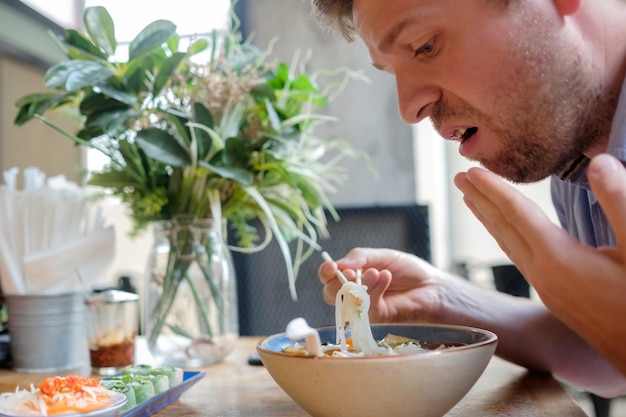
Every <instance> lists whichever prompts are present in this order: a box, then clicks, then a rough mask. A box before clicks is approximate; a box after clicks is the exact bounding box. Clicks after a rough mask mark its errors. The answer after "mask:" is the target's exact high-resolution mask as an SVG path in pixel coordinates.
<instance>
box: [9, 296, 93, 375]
mask: <svg viewBox="0 0 626 417" xmlns="http://www.w3.org/2000/svg"><path fill="white" fill-rule="evenodd" d="M4 297H5V300H6V303H7V308H8V314H9V321H8V329H9V337H10V347H11V356H12V361H13V369H14V370H16V371H18V372H33V373H40V372H56V371H63V370H69V369H75V368H81V367H83V366H85V362H86V359H87V343H86V341H87V339H86V333H85V297H84V294H83V293H82V292H72V293H63V294H54V295H5V296H4Z"/></svg>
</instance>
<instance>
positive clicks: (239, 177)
mask: <svg viewBox="0 0 626 417" xmlns="http://www.w3.org/2000/svg"><path fill="white" fill-rule="evenodd" d="M198 165H200V166H201V167H204V168H206V169H208V170H210V171H211V172H214V173H216V174H217V175H219V176H220V177H222V178H227V179H231V180H233V181H236V182H238V183H240V184H241V185H245V186H248V185H252V182H253V181H254V178H253V177H252V174H251V173H250V172H248V171H246V170H243V169H241V168H237V167H223V166H218V165H214V164H210V163H208V162H204V161H198Z"/></svg>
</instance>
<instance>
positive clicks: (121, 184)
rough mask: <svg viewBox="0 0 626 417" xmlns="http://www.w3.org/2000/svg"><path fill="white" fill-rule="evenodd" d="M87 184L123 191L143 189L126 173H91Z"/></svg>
mask: <svg viewBox="0 0 626 417" xmlns="http://www.w3.org/2000/svg"><path fill="white" fill-rule="evenodd" d="M88 183H89V184H90V185H97V186H98V187H104V188H113V189H123V188H125V187H136V188H144V185H143V184H141V183H140V182H137V180H136V179H135V177H134V176H133V175H131V174H130V173H128V172H127V171H101V172H94V173H92V175H91V177H90V178H89V181H88Z"/></svg>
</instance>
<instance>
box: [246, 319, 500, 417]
mask: <svg viewBox="0 0 626 417" xmlns="http://www.w3.org/2000/svg"><path fill="white" fill-rule="evenodd" d="M352 320H353V321H354V317H353V318H352ZM355 327H358V326H355ZM355 327H353V328H350V329H345V328H343V327H342V326H327V327H320V328H317V329H316V330H317V331H318V333H319V336H320V340H321V342H322V345H323V350H324V354H323V355H321V356H314V355H311V354H309V353H308V350H307V347H306V344H305V343H304V341H294V340H292V339H290V338H289V337H288V336H287V333H280V334H276V335H273V336H269V337H266V338H264V339H262V340H260V341H259V343H258V345H257V352H258V354H259V356H260V358H261V361H262V362H263V365H264V366H265V368H266V369H267V371H268V372H269V374H270V375H271V376H272V378H273V379H274V380H275V381H276V383H277V384H278V385H279V386H280V387H281V388H282V389H283V390H284V391H285V392H286V393H287V394H288V395H289V396H290V397H291V398H292V399H293V400H294V401H295V402H296V403H298V405H300V406H301V407H302V408H303V409H304V410H306V411H307V412H308V413H309V414H311V415H312V416H314V417H354V416H386V417H404V416H407V417H408V416H412V417H413V416H417V415H419V416H424V417H425V416H429V417H441V416H443V415H444V414H445V413H447V412H448V411H449V410H450V409H451V408H452V407H454V405H456V404H457V403H458V402H459V401H460V400H461V399H462V398H463V397H464V396H465V395H466V394H467V393H468V391H469V390H470V389H471V388H472V386H473V385H474V383H475V382H476V381H477V380H478V378H479V377H480V375H481V374H482V373H483V371H484V370H485V368H486V366H487V364H488V363H489V360H490V359H491V357H492V356H493V354H494V352H495V349H496V345H497V341H498V338H497V336H496V335H495V334H494V333H492V332H489V331H487V330H483V329H478V328H473V327H465V326H453V325H426V324H424V325H410V324H374V325H369V322H368V323H367V328H366V329H363V327H362V326H361V330H363V331H365V332H367V333H368V334H367V335H366V337H360V338H361V339H363V340H361V343H362V344H365V345H368V346H369V345H371V340H372V339H373V340H375V341H376V344H377V347H378V349H377V348H373V347H372V348H371V349H377V350H373V351H370V352H369V353H363V352H359V351H358V349H356V348H355V345H357V344H358V343H357V341H356V340H353V339H358V338H359V335H358V334H354V330H355ZM361 336H362V335H361ZM343 343H345V345H344V346H343V347H342V344H343ZM342 350H343V351H344V352H343V353H342Z"/></svg>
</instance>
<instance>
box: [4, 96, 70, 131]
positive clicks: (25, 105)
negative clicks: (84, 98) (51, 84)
mask: <svg viewBox="0 0 626 417" xmlns="http://www.w3.org/2000/svg"><path fill="white" fill-rule="evenodd" d="M75 98H76V95H75V94H74V93H73V92H72V93H67V94H55V93H36V94H30V95H28V96H25V97H22V98H21V99H20V100H18V101H17V102H16V106H17V107H18V108H19V110H18V113H17V115H16V116H15V119H14V121H13V123H15V125H16V126H21V125H23V124H24V123H26V122H27V121H29V120H31V119H33V118H34V117H35V114H40V115H41V114H44V112H46V111H48V110H52V109H54V108H56V107H61V106H63V105H65V104H68V103H73V102H74V99H75Z"/></svg>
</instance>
